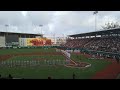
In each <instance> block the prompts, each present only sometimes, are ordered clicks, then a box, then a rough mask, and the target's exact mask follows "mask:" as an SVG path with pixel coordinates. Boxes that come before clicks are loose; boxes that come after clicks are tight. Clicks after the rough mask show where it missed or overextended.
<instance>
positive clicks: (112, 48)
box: [62, 36, 120, 52]
mask: <svg viewBox="0 0 120 90" xmlns="http://www.w3.org/2000/svg"><path fill="white" fill-rule="evenodd" d="M62 46H64V47H68V48H86V49H89V50H97V51H106V52H120V37H115V36H111V37H108V36H107V37H95V38H83V39H71V40H68V41H67V43H66V44H64V45H62Z"/></svg>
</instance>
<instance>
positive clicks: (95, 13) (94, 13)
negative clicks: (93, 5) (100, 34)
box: [93, 11, 98, 31]
mask: <svg viewBox="0 0 120 90" xmlns="http://www.w3.org/2000/svg"><path fill="white" fill-rule="evenodd" d="M97 13H98V11H95V12H93V15H95V31H96V29H97V21H96V20H97V19H96V16H97Z"/></svg>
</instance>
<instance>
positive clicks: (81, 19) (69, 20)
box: [0, 11, 120, 35]
mask: <svg viewBox="0 0 120 90" xmlns="http://www.w3.org/2000/svg"><path fill="white" fill-rule="evenodd" d="M93 12H94V11H0V30H1V31H5V30H6V28H5V24H9V28H8V31H11V32H24V33H41V29H40V27H39V25H43V27H42V32H43V34H53V33H55V34H56V35H58V34H61V35H62V34H65V35H69V34H76V33H85V32H91V31H95V15H93ZM119 16H120V11H98V14H97V30H100V29H101V26H102V25H104V24H105V22H108V21H111V22H116V21H117V22H120V17H119Z"/></svg>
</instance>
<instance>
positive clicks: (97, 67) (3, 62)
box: [0, 28, 120, 79]
mask: <svg viewBox="0 0 120 90" xmlns="http://www.w3.org/2000/svg"><path fill="white" fill-rule="evenodd" d="M119 56H120V28H113V29H106V30H101V31H93V32H87V33H79V34H73V35H69V34H68V37H67V38H66V42H65V43H61V44H60V45H56V44H53V41H52V40H51V39H49V38H47V37H44V35H43V34H30V33H15V32H2V31H0V78H1V79H9V78H11V79H120V63H119Z"/></svg>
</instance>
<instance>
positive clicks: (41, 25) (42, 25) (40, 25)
mask: <svg viewBox="0 0 120 90" xmlns="http://www.w3.org/2000/svg"><path fill="white" fill-rule="evenodd" d="M39 27H41V34H42V27H43V25H39Z"/></svg>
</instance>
